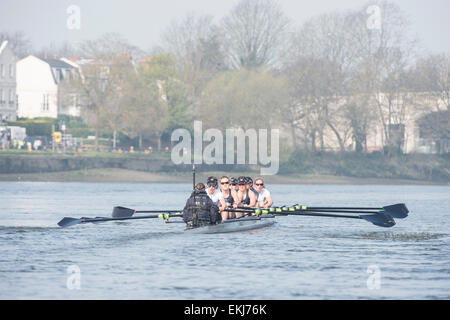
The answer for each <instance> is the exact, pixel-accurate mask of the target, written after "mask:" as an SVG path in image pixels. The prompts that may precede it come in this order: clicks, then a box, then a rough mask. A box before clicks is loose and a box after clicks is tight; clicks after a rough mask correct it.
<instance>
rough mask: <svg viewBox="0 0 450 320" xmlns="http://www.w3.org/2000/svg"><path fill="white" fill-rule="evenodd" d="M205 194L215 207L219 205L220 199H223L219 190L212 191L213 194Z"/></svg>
mask: <svg viewBox="0 0 450 320" xmlns="http://www.w3.org/2000/svg"><path fill="white" fill-rule="evenodd" d="M206 194H207V195H208V197H209V198H210V199H211V200H212V202H214V204H215V205H216V206H217V205H219V201H220V199H223V194H222V192H220V191H219V189H216V190H214V193H213V194H209V193H208V192H206Z"/></svg>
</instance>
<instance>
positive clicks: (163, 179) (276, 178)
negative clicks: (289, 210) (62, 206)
mask: <svg viewBox="0 0 450 320" xmlns="http://www.w3.org/2000/svg"><path fill="white" fill-rule="evenodd" d="M223 175H228V176H230V175H232V174H231V173H230V172H221V171H215V172H205V173H203V172H197V173H196V180H197V181H206V178H207V177H208V176H216V177H218V178H220V177H221V176H223ZM238 175H250V176H253V177H254V176H255V173H254V172H253V173H246V172H239V173H237V174H235V176H238ZM264 180H265V182H266V183H267V184H344V185H366V184H374V185H449V183H438V182H431V181H420V180H409V179H377V178H353V177H344V176H331V175H300V174H290V175H273V176H265V177H264ZM0 181H37V182H105V183H107V182H115V183H121V182H123V183H192V174H191V173H189V172H168V173H161V172H159V173H155V172H143V171H135V170H127V169H120V168H107V169H85V170H71V171H59V172H44V173H10V174H0Z"/></svg>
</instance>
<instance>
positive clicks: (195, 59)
mask: <svg viewBox="0 0 450 320" xmlns="http://www.w3.org/2000/svg"><path fill="white" fill-rule="evenodd" d="M162 38H163V42H164V48H165V50H166V52H171V53H173V54H174V56H175V59H176V60H175V61H176V67H177V70H178V73H179V76H180V78H181V80H182V81H183V82H184V83H185V84H186V85H187V86H188V87H189V88H190V91H191V94H192V96H193V97H198V96H199V95H200V92H201V90H202V89H203V88H204V86H205V85H206V83H207V82H208V81H210V80H211V79H212V78H213V77H214V76H215V75H216V74H217V73H218V72H220V71H223V70H224V69H225V61H224V54H223V41H222V35H221V34H220V30H219V29H218V27H217V26H216V25H214V23H213V18H212V17H211V16H207V15H205V16H196V15H193V14H189V15H187V16H186V17H185V18H184V19H183V20H181V21H173V22H172V23H171V24H170V25H169V27H168V28H167V29H166V30H165V32H164V33H163V36H162Z"/></svg>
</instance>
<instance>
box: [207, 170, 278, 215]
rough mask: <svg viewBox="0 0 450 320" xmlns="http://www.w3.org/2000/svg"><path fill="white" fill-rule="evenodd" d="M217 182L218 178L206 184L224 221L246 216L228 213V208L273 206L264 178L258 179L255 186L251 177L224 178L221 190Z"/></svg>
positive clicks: (209, 194) (221, 181)
mask: <svg viewBox="0 0 450 320" xmlns="http://www.w3.org/2000/svg"><path fill="white" fill-rule="evenodd" d="M217 182H218V181H217V178H215V177H209V178H208V180H207V183H206V186H207V188H206V193H207V195H208V196H209V198H210V199H211V200H212V202H213V203H214V204H215V205H216V206H218V207H219V213H220V215H221V217H222V220H227V219H230V218H241V217H243V216H244V215H245V213H241V212H230V211H227V210H226V209H227V208H234V209H236V208H238V207H239V208H242V207H252V208H254V207H258V208H269V207H271V206H272V204H273V200H272V197H271V195H270V192H269V190H268V189H267V188H265V187H264V180H263V179H262V178H256V179H255V183H254V184H253V180H252V178H250V177H243V176H241V177H239V178H238V179H235V178H231V179H230V178H228V177H227V176H223V177H221V178H220V179H219V182H220V190H219V187H218V183H217Z"/></svg>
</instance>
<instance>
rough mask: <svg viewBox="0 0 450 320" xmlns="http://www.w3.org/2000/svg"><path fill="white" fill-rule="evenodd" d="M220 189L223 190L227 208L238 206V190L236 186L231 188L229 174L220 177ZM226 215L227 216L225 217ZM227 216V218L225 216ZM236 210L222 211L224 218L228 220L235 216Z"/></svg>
mask: <svg viewBox="0 0 450 320" xmlns="http://www.w3.org/2000/svg"><path fill="white" fill-rule="evenodd" d="M220 189H221V190H220V191H221V192H222V195H223V198H224V200H225V207H226V208H235V209H236V208H237V203H238V198H237V192H236V190H235V189H234V188H230V179H229V178H228V177H227V176H223V177H221V178H220ZM225 215H226V216H227V217H225ZM224 217H225V218H224ZM234 217H235V214H234V212H230V211H223V212H222V220H226V219H227V218H234Z"/></svg>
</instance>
